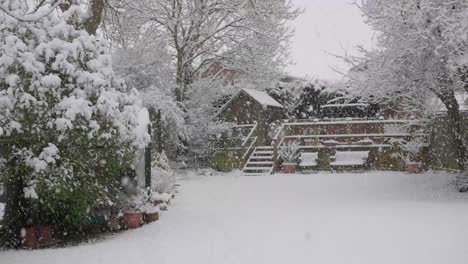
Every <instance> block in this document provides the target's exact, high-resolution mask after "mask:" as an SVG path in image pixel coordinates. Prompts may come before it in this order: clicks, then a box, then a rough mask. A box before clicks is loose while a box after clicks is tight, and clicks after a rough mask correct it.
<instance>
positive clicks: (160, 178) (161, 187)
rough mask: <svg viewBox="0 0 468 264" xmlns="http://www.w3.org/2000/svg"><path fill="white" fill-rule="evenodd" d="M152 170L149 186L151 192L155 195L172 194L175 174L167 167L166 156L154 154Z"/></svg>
mask: <svg viewBox="0 0 468 264" xmlns="http://www.w3.org/2000/svg"><path fill="white" fill-rule="evenodd" d="M153 164H154V165H155V167H153V169H152V176H151V184H152V189H153V191H155V192H157V193H172V192H173V190H174V185H175V183H176V175H175V172H174V171H173V170H172V169H171V167H170V166H169V160H168V158H167V156H166V154H164V152H163V153H161V154H156V155H155V158H154V161H153Z"/></svg>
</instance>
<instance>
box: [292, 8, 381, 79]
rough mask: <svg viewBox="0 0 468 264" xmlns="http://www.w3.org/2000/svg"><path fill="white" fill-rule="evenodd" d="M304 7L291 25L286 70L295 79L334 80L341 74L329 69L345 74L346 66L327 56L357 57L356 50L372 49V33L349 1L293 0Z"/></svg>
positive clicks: (358, 11)
mask: <svg viewBox="0 0 468 264" xmlns="http://www.w3.org/2000/svg"><path fill="white" fill-rule="evenodd" d="M292 1H293V3H295V4H296V5H298V6H301V7H304V8H305V9H306V10H305V13H303V14H302V15H301V16H300V17H299V18H298V19H297V20H296V21H295V22H294V23H293V26H294V27H295V31H296V35H295V37H294V38H293V39H292V45H291V57H292V59H293V61H294V63H295V65H292V66H290V67H289V69H288V70H289V72H290V73H291V74H293V75H294V76H299V77H309V78H315V77H317V78H320V79H326V80H337V79H339V78H340V77H341V75H340V74H338V73H336V72H335V71H333V70H332V69H331V68H335V69H339V70H340V71H345V70H346V69H347V66H346V64H345V63H343V62H342V61H341V60H340V59H339V58H336V57H334V56H332V55H329V54H327V53H333V54H339V55H343V54H344V53H345V52H348V53H351V54H356V48H355V47H356V46H357V45H363V46H364V47H372V46H373V43H374V33H373V31H372V30H371V29H370V28H369V27H368V26H367V25H366V24H365V23H364V20H363V18H362V16H361V12H360V10H359V9H358V8H357V7H355V6H353V5H351V2H352V0H292Z"/></svg>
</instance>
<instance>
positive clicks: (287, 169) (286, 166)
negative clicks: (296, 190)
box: [283, 164, 296, 174]
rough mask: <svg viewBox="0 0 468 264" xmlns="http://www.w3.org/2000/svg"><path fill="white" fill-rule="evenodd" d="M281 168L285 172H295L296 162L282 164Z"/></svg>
mask: <svg viewBox="0 0 468 264" xmlns="http://www.w3.org/2000/svg"><path fill="white" fill-rule="evenodd" d="M283 170H284V173H286V174H293V173H296V164H283Z"/></svg>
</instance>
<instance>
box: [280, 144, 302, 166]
mask: <svg viewBox="0 0 468 264" xmlns="http://www.w3.org/2000/svg"><path fill="white" fill-rule="evenodd" d="M300 154H301V153H300V147H299V144H298V143H296V142H294V143H289V144H287V145H286V146H284V147H282V148H281V149H280V158H281V159H282V160H283V163H285V164H294V163H296V162H297V159H299V156H300Z"/></svg>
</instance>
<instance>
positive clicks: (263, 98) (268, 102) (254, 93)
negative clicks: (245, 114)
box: [241, 88, 284, 108]
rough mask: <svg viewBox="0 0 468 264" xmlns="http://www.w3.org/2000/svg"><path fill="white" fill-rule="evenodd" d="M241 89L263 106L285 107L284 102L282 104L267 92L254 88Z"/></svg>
mask: <svg viewBox="0 0 468 264" xmlns="http://www.w3.org/2000/svg"><path fill="white" fill-rule="evenodd" d="M241 91H244V92H246V93H247V94H248V95H249V96H250V97H252V98H253V99H254V100H255V101H257V102H259V103H260V104H261V105H263V106H273V107H279V108H284V106H283V105H282V104H280V103H279V102H278V101H276V100H275V99H273V97H271V96H269V95H268V94H267V93H265V92H262V91H259V90H253V89H245V88H244V89H242V90H241Z"/></svg>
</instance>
